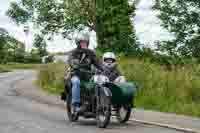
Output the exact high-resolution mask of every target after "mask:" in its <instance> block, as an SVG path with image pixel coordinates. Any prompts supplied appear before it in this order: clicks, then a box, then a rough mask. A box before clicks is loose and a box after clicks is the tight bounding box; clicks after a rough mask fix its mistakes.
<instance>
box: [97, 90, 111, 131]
mask: <svg viewBox="0 0 200 133" xmlns="http://www.w3.org/2000/svg"><path fill="white" fill-rule="evenodd" d="M110 117H111V97H110V96H106V95H105V93H104V92H100V93H99V98H98V99H97V126H98V127H99V128H106V127H107V126H108V124H109V123H110Z"/></svg>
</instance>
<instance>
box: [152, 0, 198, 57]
mask: <svg viewBox="0 0 200 133" xmlns="http://www.w3.org/2000/svg"><path fill="white" fill-rule="evenodd" d="M153 9H155V10H157V11H159V14H158V17H159V18H160V20H161V22H162V26H163V27H164V28H166V29H167V30H168V31H170V32H171V33H173V34H174V35H175V39H174V40H172V41H167V42H164V43H161V47H162V48H164V50H166V51H169V50H170V53H169V54H170V55H172V54H174V52H175V53H178V54H179V55H180V56H182V57H196V58H200V54H199V51H200V19H199V18H200V1H199V0H156V4H155V6H154V8H153ZM162 45H163V46H162ZM172 52H173V53H172Z"/></svg>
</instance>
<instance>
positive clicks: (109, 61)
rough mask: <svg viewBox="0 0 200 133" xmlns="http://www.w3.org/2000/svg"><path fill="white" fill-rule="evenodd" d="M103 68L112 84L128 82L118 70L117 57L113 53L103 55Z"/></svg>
mask: <svg viewBox="0 0 200 133" xmlns="http://www.w3.org/2000/svg"><path fill="white" fill-rule="evenodd" d="M102 62H103V68H104V72H103V73H104V75H106V76H107V77H108V78H109V80H110V81H112V82H126V80H125V77H124V76H123V75H122V74H121V72H120V71H119V70H118V68H117V65H118V64H117V60H116V56H115V54H114V53H113V52H106V53H104V54H103V59H102Z"/></svg>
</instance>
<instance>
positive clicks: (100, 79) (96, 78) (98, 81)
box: [93, 75, 109, 84]
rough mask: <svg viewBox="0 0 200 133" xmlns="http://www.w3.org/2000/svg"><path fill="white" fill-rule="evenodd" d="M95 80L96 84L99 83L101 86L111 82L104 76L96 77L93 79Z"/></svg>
mask: <svg viewBox="0 0 200 133" xmlns="http://www.w3.org/2000/svg"><path fill="white" fill-rule="evenodd" d="M93 80H94V82H95V83H99V84H102V83H106V82H109V78H108V77H106V76H104V75H95V76H94V77H93Z"/></svg>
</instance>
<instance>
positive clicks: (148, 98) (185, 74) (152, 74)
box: [37, 58, 200, 117]
mask: <svg viewBox="0 0 200 133" xmlns="http://www.w3.org/2000/svg"><path fill="white" fill-rule="evenodd" d="M119 62H120V65H119V68H120V70H121V71H122V73H123V74H124V75H125V76H126V78H127V79H128V80H129V81H130V82H132V81H134V82H136V83H137V84H138V86H139V88H138V91H137V95H136V101H135V102H136V107H137V108H144V109H148V110H155V111H161V112H172V113H177V114H183V115H189V116H196V117H200V65H197V64H193V65H186V66H182V67H174V68H173V69H172V70H167V69H166V68H165V67H163V66H160V65H158V64H153V63H150V62H148V61H142V60H137V59H131V58H120V61H119ZM63 75H64V64H62V63H59V64H48V65H44V66H42V67H40V69H39V75H38V81H37V83H38V85H39V86H40V87H41V88H43V90H45V91H47V92H48V93H51V94H56V95H58V94H60V92H62V91H63V89H64V83H63Z"/></svg>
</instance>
